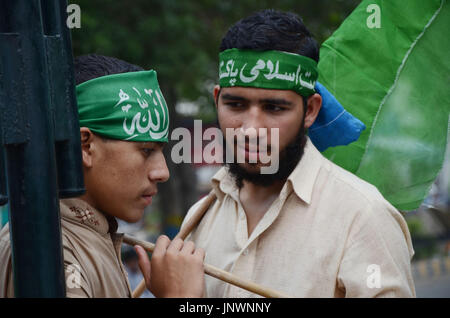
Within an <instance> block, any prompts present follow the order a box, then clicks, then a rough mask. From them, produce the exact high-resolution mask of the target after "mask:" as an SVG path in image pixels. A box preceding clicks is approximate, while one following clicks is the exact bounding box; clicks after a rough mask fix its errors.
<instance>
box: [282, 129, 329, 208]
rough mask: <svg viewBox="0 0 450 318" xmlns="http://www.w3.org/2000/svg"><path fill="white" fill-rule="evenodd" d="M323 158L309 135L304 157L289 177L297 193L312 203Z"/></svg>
mask: <svg viewBox="0 0 450 318" xmlns="http://www.w3.org/2000/svg"><path fill="white" fill-rule="evenodd" d="M322 159H323V156H322V154H321V153H320V152H319V150H317V148H316V147H315V146H314V145H313V143H312V142H311V140H310V139H309V137H307V140H306V145H305V149H304V152H303V156H302V159H301V160H300V162H299V163H298V164H297V166H296V167H295V169H294V171H292V173H291V174H290V175H289V177H288V181H289V182H291V184H292V188H293V189H294V192H295V194H296V195H297V196H298V197H299V198H300V199H301V200H303V201H304V202H306V203H308V204H310V203H311V197H312V192H313V189H314V184H315V182H316V178H317V175H318V174H319V170H320V167H321V164H322Z"/></svg>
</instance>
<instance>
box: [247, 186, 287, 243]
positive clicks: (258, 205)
mask: <svg viewBox="0 0 450 318" xmlns="http://www.w3.org/2000/svg"><path fill="white" fill-rule="evenodd" d="M285 182H286V181H285V180H283V181H277V182H275V183H273V184H272V185H270V186H267V187H263V186H260V185H255V184H253V183H250V182H248V181H244V182H243V186H242V188H241V190H240V191H239V201H241V204H242V207H243V209H244V212H245V214H246V216H247V233H248V236H249V237H250V235H251V233H252V232H253V230H254V229H255V227H256V226H257V225H258V223H259V221H260V220H261V219H262V217H263V216H264V214H265V213H266V212H267V211H268V210H269V208H270V206H271V205H272V203H273V202H274V201H275V200H276V198H277V197H278V195H279V194H280V191H281V189H282V188H283V185H284V183H285Z"/></svg>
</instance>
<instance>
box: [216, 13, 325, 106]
mask: <svg viewBox="0 0 450 318" xmlns="http://www.w3.org/2000/svg"><path fill="white" fill-rule="evenodd" d="M228 49H247V50H261V51H267V50H276V51H284V52H290V53H295V54H299V55H303V56H306V57H309V58H311V59H313V60H314V61H316V62H319V47H318V45H317V42H316V40H315V39H314V37H313V36H312V34H311V33H310V32H309V30H308V29H307V28H306V26H305V25H304V24H303V20H302V18H300V17H299V16H298V15H297V14H295V13H292V12H281V11H277V10H273V9H267V10H263V11H259V12H256V13H255V14H253V15H251V16H249V17H246V18H244V19H242V20H240V21H238V22H236V23H235V24H234V25H233V26H231V27H230V28H229V29H228V32H227V33H226V34H225V36H224V37H223V39H222V43H221V44H220V48H219V51H220V52H222V51H225V50H228ZM219 95H220V92H219V94H217V98H216V103H217V102H218V99H219ZM302 99H303V107H304V112H305V113H306V107H307V98H306V97H304V96H302Z"/></svg>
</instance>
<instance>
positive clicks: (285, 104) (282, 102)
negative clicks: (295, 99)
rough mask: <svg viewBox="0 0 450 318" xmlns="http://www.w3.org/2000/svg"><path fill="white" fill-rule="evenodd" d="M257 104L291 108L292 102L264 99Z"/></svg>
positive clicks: (279, 99)
mask: <svg viewBox="0 0 450 318" xmlns="http://www.w3.org/2000/svg"><path fill="white" fill-rule="evenodd" d="M259 102H260V103H261V104H274V105H283V106H291V105H292V102H290V101H287V100H285V99H283V98H264V99H260V100H259Z"/></svg>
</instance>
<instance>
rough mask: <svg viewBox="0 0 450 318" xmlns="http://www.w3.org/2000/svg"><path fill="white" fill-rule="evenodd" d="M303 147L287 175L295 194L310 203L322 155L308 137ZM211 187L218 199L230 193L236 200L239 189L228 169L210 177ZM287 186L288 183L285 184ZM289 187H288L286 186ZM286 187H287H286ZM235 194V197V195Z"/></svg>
mask: <svg viewBox="0 0 450 318" xmlns="http://www.w3.org/2000/svg"><path fill="white" fill-rule="evenodd" d="M306 139H307V140H306V144H305V149H304V152H303V156H302V159H301V160H300V162H299V163H298V164H297V166H296V167H295V169H294V171H292V173H291V174H290V175H289V177H288V182H289V183H290V186H291V187H292V189H293V190H294V192H295V194H296V195H297V196H298V197H299V198H300V199H301V200H303V201H304V202H306V203H308V204H310V203H311V197H312V192H313V188H314V183H315V181H316V178H317V175H318V173H319V170H320V166H321V162H322V158H323V157H322V155H321V153H320V152H319V150H317V148H316V147H315V146H314V145H313V143H312V142H311V140H310V139H309V137H306ZM211 183H212V187H213V190H214V192H215V194H216V196H217V198H218V199H219V200H222V199H223V197H224V196H225V194H229V195H231V196H232V197H233V198H234V199H235V200H238V198H239V196H238V193H239V190H238V188H237V186H236V184H235V181H234V179H233V177H232V176H231V175H230V173H228V169H227V168H225V167H222V168H221V169H220V170H219V171H218V172H217V173H216V174H215V175H214V176H213V178H212V181H211ZM285 186H289V185H285ZM288 188H289V187H288ZM288 188H287V189H288ZM236 196H237V197H236Z"/></svg>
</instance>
